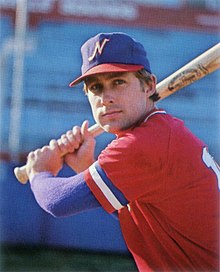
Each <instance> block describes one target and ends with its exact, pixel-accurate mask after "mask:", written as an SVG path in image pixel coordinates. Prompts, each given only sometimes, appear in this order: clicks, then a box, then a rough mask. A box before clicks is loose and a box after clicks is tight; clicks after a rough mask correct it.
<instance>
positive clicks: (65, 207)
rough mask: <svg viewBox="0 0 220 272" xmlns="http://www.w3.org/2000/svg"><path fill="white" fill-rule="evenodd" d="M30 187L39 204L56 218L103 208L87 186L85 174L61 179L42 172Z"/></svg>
mask: <svg viewBox="0 0 220 272" xmlns="http://www.w3.org/2000/svg"><path fill="white" fill-rule="evenodd" d="M30 185H31V190H32V192H33V194H34V197H35V199H36V201H37V203H38V204H39V205H40V207H41V208H42V209H43V210H45V211H46V212H48V213H50V214H51V215H53V216H54V217H64V216H70V215H74V214H77V213H80V212H83V211H87V210H91V209H95V208H100V207H101V205H100V203H99V202H98V201H97V200H96V198H95V197H94V195H93V194H92V192H91V191H90V189H89V187H88V186H87V184H86V182H85V180H84V178H83V173H80V174H78V175H75V176H72V177H68V178H63V177H62V178H61V177H54V176H53V175H51V174H50V173H48V172H42V173H39V174H36V175H35V176H34V177H33V179H32V180H31V181H30Z"/></svg>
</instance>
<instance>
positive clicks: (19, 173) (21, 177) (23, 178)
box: [14, 166, 28, 184]
mask: <svg viewBox="0 0 220 272" xmlns="http://www.w3.org/2000/svg"><path fill="white" fill-rule="evenodd" d="M14 174H15V176H16V178H17V180H18V181H19V182H20V183H22V184H26V183H27V181H28V176H27V173H26V167H25V166H22V167H16V168H15V169H14Z"/></svg>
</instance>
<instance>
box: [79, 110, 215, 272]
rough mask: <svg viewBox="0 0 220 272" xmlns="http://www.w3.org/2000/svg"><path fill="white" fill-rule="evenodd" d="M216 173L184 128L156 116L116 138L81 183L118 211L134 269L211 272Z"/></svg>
mask: <svg viewBox="0 0 220 272" xmlns="http://www.w3.org/2000/svg"><path fill="white" fill-rule="evenodd" d="M219 175H220V174H219V168H218V166H217V164H216V163H215V162H214V160H213V159H212V157H211V156H210V155H209V153H208V151H207V147H206V146H205V144H204V143H203V142H202V141H200V140H199V139H198V138H197V137H195V136H194V135H193V134H192V133H191V132H190V131H189V130H188V129H187V128H186V127H185V126H184V123H183V122H182V121H181V120H179V119H177V118H174V117H172V116H171V115H169V114H166V112H165V111H163V110H155V111H153V112H151V113H150V114H148V116H147V117H146V119H145V120H144V122H142V123H141V124H140V125H138V126H136V127H134V128H131V129H129V130H126V131H123V132H121V133H120V134H119V135H117V138H116V139H115V140H113V141H112V142H111V143H110V144H109V145H108V146H107V147H106V149H105V150H104V151H102V153H101V154H100V155H99V157H98V161H96V162H95V163H94V164H93V165H92V166H91V167H90V168H89V169H88V170H86V171H85V176H84V178H85V180H86V183H87V185H88V186H89V188H90V189H91V191H92V192H93V194H94V195H95V197H96V198H97V199H98V201H99V202H100V203H101V205H102V206H103V208H104V209H105V210H106V211H107V212H109V213H112V212H114V211H116V210H117V211H118V214H119V220H120V225H121V229H122V233H123V236H124V239H125V241H126V244H127V247H128V249H129V250H130V252H131V253H132V255H133V257H134V259H135V261H136V264H137V267H138V269H139V270H140V271H218V259H219V251H218V250H219V248H218V246H219V185H218V178H219Z"/></svg>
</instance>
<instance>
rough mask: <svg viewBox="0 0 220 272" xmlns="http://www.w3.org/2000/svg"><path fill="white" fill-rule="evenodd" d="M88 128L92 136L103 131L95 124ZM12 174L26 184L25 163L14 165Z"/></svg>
mask: <svg viewBox="0 0 220 272" xmlns="http://www.w3.org/2000/svg"><path fill="white" fill-rule="evenodd" d="M88 130H89V131H90V132H91V133H92V135H93V136H94V137H96V136H98V135H100V134H101V133H103V132H104V130H103V129H102V128H101V127H100V126H99V125H97V124H95V125H93V126H91V127H90V128H89V129H88ZM64 155H65V154H64ZM14 174H15V176H16V178H17V180H18V181H19V182H20V183H22V184H26V183H27V182H28V175H27V172H26V165H23V166H21V167H15V169H14Z"/></svg>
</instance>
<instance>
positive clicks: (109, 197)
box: [84, 161, 128, 213]
mask: <svg viewBox="0 0 220 272" xmlns="http://www.w3.org/2000/svg"><path fill="white" fill-rule="evenodd" d="M84 179H85V181H86V183H87V185H88V187H89V188H90V190H91V191H92V192H93V194H94V195H95V197H96V199H97V200H98V201H99V202H100V204H101V205H102V207H103V208H104V209H105V210H106V211H107V212H109V213H113V212H115V211H118V210H120V209H121V208H123V207H124V206H126V205H127V204H128V200H127V199H126V198H125V196H124V195H123V193H122V192H121V191H120V190H119V189H118V188H117V187H116V186H115V185H114V184H113V183H112V181H111V180H110V179H109V178H108V176H107V175H106V173H105V171H104V170H103V169H102V168H101V167H100V164H99V162H98V161H96V162H95V163H93V164H92V165H91V166H90V167H89V169H87V170H86V171H85V172H84Z"/></svg>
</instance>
